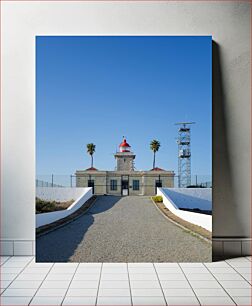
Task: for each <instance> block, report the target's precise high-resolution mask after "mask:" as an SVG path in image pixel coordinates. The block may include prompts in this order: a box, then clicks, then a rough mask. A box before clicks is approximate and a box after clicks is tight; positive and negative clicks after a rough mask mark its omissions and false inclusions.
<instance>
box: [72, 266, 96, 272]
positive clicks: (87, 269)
mask: <svg viewBox="0 0 252 306" xmlns="http://www.w3.org/2000/svg"><path fill="white" fill-rule="evenodd" d="M100 272H101V267H88V266H86V267H80V266H79V267H78V269H77V270H76V273H87V274H100Z"/></svg>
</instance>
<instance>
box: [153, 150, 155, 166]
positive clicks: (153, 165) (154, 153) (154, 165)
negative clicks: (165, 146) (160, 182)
mask: <svg viewBox="0 0 252 306" xmlns="http://www.w3.org/2000/svg"><path fill="white" fill-rule="evenodd" d="M155 163H156V152H154V156H153V169H154V168H155Z"/></svg>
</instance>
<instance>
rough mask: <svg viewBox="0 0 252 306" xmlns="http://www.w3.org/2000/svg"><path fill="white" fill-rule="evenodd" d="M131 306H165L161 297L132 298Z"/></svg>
mask: <svg viewBox="0 0 252 306" xmlns="http://www.w3.org/2000/svg"><path fill="white" fill-rule="evenodd" d="M132 301H133V305H139V306H143V305H144V306H145V305H146V306H147V305H151V306H153V305H158V306H162V305H166V302H165V299H164V297H162V296H133V297H132Z"/></svg>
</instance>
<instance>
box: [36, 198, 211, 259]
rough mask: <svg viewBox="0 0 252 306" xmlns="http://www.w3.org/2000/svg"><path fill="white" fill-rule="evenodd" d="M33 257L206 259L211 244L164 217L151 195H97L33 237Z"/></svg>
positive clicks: (209, 255)
mask: <svg viewBox="0 0 252 306" xmlns="http://www.w3.org/2000/svg"><path fill="white" fill-rule="evenodd" d="M36 254H37V255H36V260H37V261H51V262H58V261H65V262H66V261H70V262H176V261H177V262H183V261H190V262H197V261H198V262H206V261H211V255H212V247H211V244H209V243H207V242H205V241H203V240H202V239H200V238H198V237H195V236H193V235H191V234H190V233H188V232H185V231H184V230H183V229H181V228H180V227H178V226H176V225H175V224H173V223H171V222H170V221H169V220H167V219H166V218H164V217H163V216H162V214H161V213H160V212H159V211H158V210H157V208H156V207H155V206H154V204H153V203H152V201H151V200H150V198H149V197H141V196H135V197H134V196H129V197H122V198H121V197H116V196H100V197H98V199H97V201H96V202H95V204H94V206H93V207H92V208H91V209H90V210H89V211H88V213H87V214H85V215H83V216H81V217H80V218H79V219H77V220H75V221H73V222H72V223H70V224H68V225H66V226H64V227H62V228H59V229H57V230H55V231H54V232H51V233H49V234H46V235H44V236H42V237H40V238H38V239H37V242H36Z"/></svg>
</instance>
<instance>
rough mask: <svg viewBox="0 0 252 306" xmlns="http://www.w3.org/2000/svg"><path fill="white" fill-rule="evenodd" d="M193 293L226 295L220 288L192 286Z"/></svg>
mask: <svg viewBox="0 0 252 306" xmlns="http://www.w3.org/2000/svg"><path fill="white" fill-rule="evenodd" d="M194 292H195V294H196V295H197V296H198V297H199V296H215V297H217V296H227V293H226V292H225V291H224V290H223V289H222V288H207V289H206V288H204V289H202V288H194Z"/></svg>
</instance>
